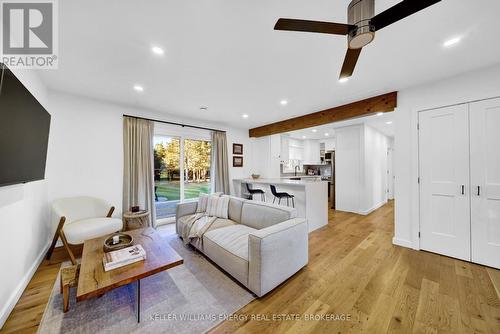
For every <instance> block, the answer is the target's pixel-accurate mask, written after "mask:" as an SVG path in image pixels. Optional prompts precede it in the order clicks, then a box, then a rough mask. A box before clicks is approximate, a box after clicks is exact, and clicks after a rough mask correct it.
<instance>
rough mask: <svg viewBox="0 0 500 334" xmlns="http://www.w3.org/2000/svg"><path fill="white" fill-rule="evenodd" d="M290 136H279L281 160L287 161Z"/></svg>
mask: <svg viewBox="0 0 500 334" xmlns="http://www.w3.org/2000/svg"><path fill="white" fill-rule="evenodd" d="M289 145H290V137H288V136H281V154H280V155H281V161H282V162H284V161H287V160H289V159H290V149H289Z"/></svg>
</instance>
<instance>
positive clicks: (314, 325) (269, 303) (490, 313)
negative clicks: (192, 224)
mask: <svg viewBox="0 0 500 334" xmlns="http://www.w3.org/2000/svg"><path fill="white" fill-rule="evenodd" d="M393 211H394V204H393V202H391V203H389V204H387V205H386V206H384V207H382V208H380V209H379V210H377V211H375V212H373V213H372V214H370V215H368V216H359V215H354V214H349V213H342V212H333V211H332V212H330V223H329V224H328V226H326V227H324V228H322V229H320V230H318V231H315V232H313V233H311V235H310V237H309V240H310V245H309V264H308V266H307V267H306V268H304V269H302V270H301V271H300V272H298V273H297V274H296V275H294V276H293V277H292V278H291V279H289V280H288V281H287V282H285V283H284V284H283V285H281V286H280V287H278V288H277V289H275V290H274V291H272V292H271V293H269V294H268V295H266V296H265V297H263V298H260V299H256V300H254V301H253V302H251V303H250V304H248V305H246V306H245V307H243V308H242V309H241V310H239V311H238V312H237V313H236V315H238V316H241V319H239V320H238V321H236V320H235V321H225V322H223V323H221V324H220V325H219V326H217V327H216V328H215V329H214V330H212V332H213V333H281V332H290V333H412V332H414V333H500V270H496V269H491V268H487V267H483V266H480V265H475V264H471V263H468V262H463V261H459V260H455V259H451V258H447V257H444V256H440V255H436V254H431V253H427V252H417V251H413V250H410V249H406V248H402V247H397V246H394V245H392V240H391V239H392V235H393V229H394V228H393V216H394V212H393ZM171 231H172V228H165V230H163V233H171ZM62 258H64V253H62V252H61V251H60V250H58V251H56V253H55V256H54V259H53V260H52V261H51V262H48V261H44V262H43V263H42V265H41V266H40V267H39V268H38V270H37V272H36V273H35V275H34V276H33V279H32V280H31V282H30V283H29V285H28V288H27V289H26V291H25V292H24V293H23V295H22V297H21V299H20V300H19V302H18V303H17V305H16V307H15V308H14V311H13V312H12V313H11V315H10V317H9V319H8V320H7V322H6V323H5V325H4V327H3V329H2V330H1V331H0V333H35V332H36V330H37V328H38V324H39V322H40V320H41V317H42V314H43V312H44V309H45V306H46V303H47V301H48V298H49V295H50V292H51V290H52V286H53V284H54V281H55V278H56V276H57V273H58V271H59V267H60V263H61V259H62ZM273 314H274V315H275V316H279V315H283V314H288V315H293V314H297V315H298V316H300V317H301V320H286V319H285V320H281V321H272V316H273ZM311 314H313V315H316V316H318V317H319V316H324V317H326V316H328V315H330V317H332V316H333V319H330V320H309V321H305V320H304V318H305V315H311ZM341 315H345V316H350V319H349V320H345V321H342V320H340V319H338V318H337V319H336V318H335V317H340V316H341ZM258 317H260V319H258ZM264 317H267V318H269V319H270V320H269V321H268V320H264Z"/></svg>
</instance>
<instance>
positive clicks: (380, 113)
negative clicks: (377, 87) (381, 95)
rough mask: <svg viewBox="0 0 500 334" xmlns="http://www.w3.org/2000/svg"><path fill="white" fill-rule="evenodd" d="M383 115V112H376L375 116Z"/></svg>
mask: <svg viewBox="0 0 500 334" xmlns="http://www.w3.org/2000/svg"><path fill="white" fill-rule="evenodd" d="M383 114H384V113H383V112H378V113H377V114H376V115H377V116H382V115H383Z"/></svg>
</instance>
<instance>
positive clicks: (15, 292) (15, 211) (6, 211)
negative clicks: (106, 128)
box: [0, 70, 50, 328]
mask: <svg viewBox="0 0 500 334" xmlns="http://www.w3.org/2000/svg"><path fill="white" fill-rule="evenodd" d="M13 72H14V74H15V75H16V76H17V77H18V78H19V79H20V80H21V82H22V83H23V84H24V85H25V86H26V87H27V88H28V89H29V90H30V92H31V93H32V94H33V95H34V96H35V97H36V98H37V99H38V101H39V102H40V103H41V104H42V105H43V106H44V107H45V108H46V109H47V110H48V111H49V112H50V110H49V109H48V108H47V91H46V89H45V86H44V85H43V83H42V82H41V81H40V80H39V78H38V76H37V74H36V72H35V71H26V70H13ZM46 176H47V173H46ZM47 184H48V180H47V179H45V180H41V181H36V182H30V183H26V184H19V185H13V186H8V187H0V231H1V233H0V264H1V267H2V274H1V277H2V280H1V284H0V328H1V327H2V326H3V324H4V322H5V320H6V319H7V317H8V315H9V313H10V311H11V310H12V308H13V307H14V306H15V304H16V302H17V300H18V299H19V297H20V296H21V294H22V292H23V291H24V288H25V287H26V285H27V284H28V283H29V281H30V279H31V276H32V275H33V273H34V272H35V270H36V268H37V267H38V264H39V263H40V262H41V260H42V259H43V255H44V254H45V251H46V249H47V248H48V240H49V238H50V235H49V216H48V206H47Z"/></svg>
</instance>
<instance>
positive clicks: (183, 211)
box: [175, 202, 198, 234]
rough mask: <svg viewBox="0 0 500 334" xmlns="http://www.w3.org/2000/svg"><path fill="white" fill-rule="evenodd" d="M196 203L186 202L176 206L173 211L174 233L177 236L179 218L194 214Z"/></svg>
mask: <svg viewBox="0 0 500 334" xmlns="http://www.w3.org/2000/svg"><path fill="white" fill-rule="evenodd" d="M197 207H198V202H187V203H181V204H177V208H176V209H175V231H176V232H177V234H179V218H180V217H184V216H187V215H192V214H194V213H196V208H197Z"/></svg>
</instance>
